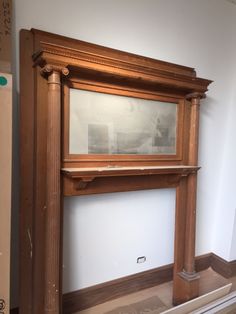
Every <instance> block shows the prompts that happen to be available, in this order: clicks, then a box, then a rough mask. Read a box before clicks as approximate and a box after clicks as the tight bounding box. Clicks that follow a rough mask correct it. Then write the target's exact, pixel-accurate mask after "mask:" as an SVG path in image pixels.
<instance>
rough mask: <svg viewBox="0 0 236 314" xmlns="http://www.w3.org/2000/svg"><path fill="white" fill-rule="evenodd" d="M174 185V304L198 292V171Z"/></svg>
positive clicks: (194, 152) (194, 98) (193, 129)
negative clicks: (196, 256)
mask: <svg viewBox="0 0 236 314" xmlns="http://www.w3.org/2000/svg"><path fill="white" fill-rule="evenodd" d="M201 97H202V95H200V94H197V93H195V94H191V95H189V97H188V98H190V99H191V120H190V134H189V156H188V163H189V165H192V166H196V165H197V159H198V149H197V148H198V129H199V105H200V98H201ZM181 181H182V182H181V183H180V185H179V186H178V188H177V192H176V193H177V195H176V230H175V263H174V264H175V265H174V284H173V303H174V304H175V305H177V304H181V303H183V302H186V301H189V300H191V299H193V298H195V297H197V296H198V295H199V278H200V277H199V275H198V274H197V273H196V271H195V229H196V197H197V193H196V191H197V174H196V173H192V174H190V175H189V176H187V177H186V178H184V179H182V180H181Z"/></svg>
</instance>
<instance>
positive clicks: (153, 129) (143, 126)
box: [69, 88, 177, 155]
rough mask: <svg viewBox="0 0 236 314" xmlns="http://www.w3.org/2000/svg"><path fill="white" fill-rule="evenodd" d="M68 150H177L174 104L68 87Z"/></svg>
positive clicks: (148, 152)
mask: <svg viewBox="0 0 236 314" xmlns="http://www.w3.org/2000/svg"><path fill="white" fill-rule="evenodd" d="M69 112H70V113H69V153H70V154H112V155H114V154H126V155H127V154H128V155H143V154H144V155H158V154H165V155H166V154H168V155H169V154H176V128H177V104H176V103H171V102H170V103H168V102H161V101H157V100H146V99H140V98H135V97H126V96H117V95H111V94H105V93H100V92H99V93H98V92H93V91H87V90H80V89H72V88H71V89H70V105H69Z"/></svg>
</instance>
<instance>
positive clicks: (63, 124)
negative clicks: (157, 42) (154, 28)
mask: <svg viewBox="0 0 236 314" xmlns="http://www.w3.org/2000/svg"><path fill="white" fill-rule="evenodd" d="M20 47H21V48H20V50H21V56H20V66H21V71H20V102H21V104H20V138H21V146H20V147H21V148H20V149H21V153H20V155H21V157H20V158H21V161H20V169H21V170H20V171H21V187H20V189H21V191H20V298H19V299H20V313H21V314H48V313H50V314H59V313H62V217H63V215H62V214H63V206H62V204H63V202H62V197H64V196H72V195H90V194H97V193H108V192H121V191H136V190H144V189H157V188H158V189H159V188H175V189H176V214H175V217H176V218H175V252H174V277H173V282H174V284H173V286H174V288H173V303H174V304H179V303H183V302H185V301H188V300H190V299H192V298H194V297H197V296H198V285H199V276H198V274H197V273H196V272H195V267H194V256H195V225H196V222H195V220H196V188H197V172H198V170H199V166H198V162H197V156H198V129H199V110H200V101H201V99H203V98H204V97H205V93H206V92H207V88H208V85H209V84H210V83H211V81H210V80H206V79H202V78H199V77H197V75H196V71H195V70H194V69H193V68H190V67H185V66H180V65H176V64H172V63H168V62H164V61H159V60H154V59H151V58H147V57H142V56H137V55H134V54H131V53H126V52H122V51H118V50H114V49H110V48H106V47H101V46H98V45H94V44H90V43H86V42H83V41H79V40H74V39H70V38H66V37H62V36H58V35H54V34H50V33H46V32H42V31H39V30H31V31H27V30H23V31H21V46H20ZM70 89H81V90H86V91H93V92H96V93H105V94H112V95H116V96H127V97H133V98H138V99H145V100H154V101H160V102H164V103H165V102H166V103H171V104H172V103H174V104H175V105H176V108H177V125H176V129H175V132H176V143H175V152H174V153H173V154H168V153H166V154H163V155H161V154H160V155H158V154H156V155H125V154H123V155H115V154H114V155H112V154H102V155H101V154H97V155H95V154H94V155H92V154H84V155H82V154H81V155H79V154H77V155H76V154H72V153H70V151H69V114H70V99H69V91H70Z"/></svg>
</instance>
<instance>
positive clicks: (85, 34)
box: [15, 0, 236, 291]
mask: <svg viewBox="0 0 236 314" xmlns="http://www.w3.org/2000/svg"><path fill="white" fill-rule="evenodd" d="M15 7H16V12H15V15H16V33H17V37H16V43H17V44H18V31H19V30H20V29H21V28H27V29H30V28H32V27H34V28H39V29H42V30H45V31H49V32H54V33H58V34H62V35H66V36H69V37H72V38H78V39H82V40H85V41H89V42H93V43H97V44H101V45H104V46H108V47H112V48H117V49H120V50H125V51H129V52H132V53H136V54H141V55H145V56H149V57H153V58H156V59H162V60H165V61H169V62H174V63H178V64H182V65H186V66H191V67H196V69H197V74H198V76H200V77H204V78H208V79H213V80H214V83H213V84H212V85H211V86H210V91H209V93H208V98H207V99H206V100H204V101H203V104H202V109H201V128H200V148H199V164H200V165H201V166H202V170H201V171H200V176H199V184H198V191H199V196H198V206H197V212H198V216H197V248H196V253H197V255H199V254H204V253H208V252H210V251H214V252H215V253H216V254H218V255H220V256H221V257H223V258H225V259H227V260H230V259H232V258H236V253H235V246H233V245H232V239H233V235H234V237H236V236H235V234H236V226H235V225H234V219H235V208H236V204H235V197H234V196H235V191H234V187H235V183H234V178H235V172H236V166H235V162H234V161H235V154H236V151H235V150H236V148H235V147H236V145H235V144H234V140H233V137H234V134H235V131H236V130H235V128H236V125H235V124H234V117H235V116H236V115H235V114H236V112H235V111H236V107H235V106H234V103H235V99H236V95H235V93H233V92H234V89H235V83H236V79H235V75H236V69H235V65H236V40H235V29H236V6H235V5H234V4H232V3H230V2H227V1H225V0H99V1H97V0H71V1H63V0H50V1H48V0H40V1H38V0H21V1H15ZM17 51H18V50H17ZM226 136H227V137H226ZM173 200H174V193H173V191H171V190H160V191H142V192H130V193H122V194H121V193H117V194H110V195H100V196H92V197H81V198H77V197H74V198H71V199H66V200H65V236H64V242H65V258H64V264H65V265H64V267H65V272H64V290H65V291H70V290H73V289H78V288H82V287H86V286H89V285H93V284H95V283H99V282H103V281H106V280H111V279H114V278H117V277H120V276H125V275H128V274H131V273H135V272H138V271H143V270H145V269H149V268H154V267H157V266H159V265H163V264H167V263H169V262H171V261H172V260H173V251H172V248H173V215H174V214H173V207H174V205H173ZM147 213H148V214H147ZM146 214H147V215H146ZM108 234H109V235H108ZM84 239H85V240H86V241H84ZM151 240H152V245H150V241H151ZM233 251H234V252H233ZM140 255H146V256H147V262H146V263H144V264H142V265H137V264H136V258H137V257H138V256H140Z"/></svg>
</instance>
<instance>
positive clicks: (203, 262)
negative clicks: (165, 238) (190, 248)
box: [63, 254, 211, 314]
mask: <svg viewBox="0 0 236 314" xmlns="http://www.w3.org/2000/svg"><path fill="white" fill-rule="evenodd" d="M210 264H211V254H205V255H202V256H199V257H197V258H196V270H197V271H202V270H204V269H207V268H208V267H210ZM172 279H173V264H169V265H166V266H163V267H158V268H155V269H152V270H148V271H144V272H141V273H138V274H135V275H131V276H128V277H124V278H120V279H117V280H113V281H109V282H106V283H103V284H99V285H96V286H93V287H89V288H85V289H81V290H78V291H74V292H70V293H66V294H65V295H64V296H63V309H64V310H63V313H65V314H69V313H73V312H76V311H81V310H84V309H86V308H89V307H92V306H95V305H98V304H100V303H104V302H107V301H109V300H112V299H115V298H118V297H121V296H124V295H127V294H129V293H134V292H137V291H140V290H143V289H147V288H151V287H154V286H156V285H159V284H161V283H164V282H167V281H171V280H172Z"/></svg>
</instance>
